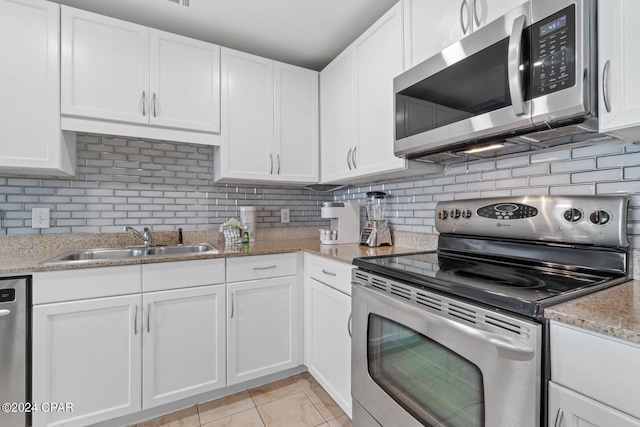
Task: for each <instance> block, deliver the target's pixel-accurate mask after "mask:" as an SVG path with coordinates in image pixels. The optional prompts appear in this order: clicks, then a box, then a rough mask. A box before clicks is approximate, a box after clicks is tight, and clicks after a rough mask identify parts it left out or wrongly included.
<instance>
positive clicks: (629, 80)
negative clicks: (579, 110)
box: [598, 0, 640, 136]
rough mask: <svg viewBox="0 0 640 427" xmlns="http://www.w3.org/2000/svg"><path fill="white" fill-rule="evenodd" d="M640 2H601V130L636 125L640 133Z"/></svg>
mask: <svg viewBox="0 0 640 427" xmlns="http://www.w3.org/2000/svg"><path fill="white" fill-rule="evenodd" d="M638 19H640V2H638V1H634V0H600V1H599V2H598V27H599V31H598V62H599V70H600V76H602V77H601V79H600V94H599V97H598V99H599V101H598V102H599V108H598V111H599V125H600V131H601V132H607V131H615V130H621V129H625V128H635V129H636V136H640V130H638V127H639V126H640V79H638V70H639V69H640V50H639V49H638V46H637V44H636V43H637V40H639V38H640V26H638Z"/></svg>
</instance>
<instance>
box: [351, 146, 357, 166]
mask: <svg viewBox="0 0 640 427" xmlns="http://www.w3.org/2000/svg"><path fill="white" fill-rule="evenodd" d="M357 149H358V147H353V151H352V152H351V164H352V165H353V168H354V169H358V166H356V150H357Z"/></svg>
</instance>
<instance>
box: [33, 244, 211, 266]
mask: <svg viewBox="0 0 640 427" xmlns="http://www.w3.org/2000/svg"><path fill="white" fill-rule="evenodd" d="M217 252H218V249H217V248H216V247H215V246H212V245H209V244H206V243H202V244H198V245H178V246H148V247H144V246H138V247H132V248H124V249H86V250H79V251H72V252H67V253H64V254H62V255H58V256H57V257H54V258H51V259H48V260H46V261H43V262H42V264H54V263H70V262H73V263H77V262H90V261H109V260H126V259H135V258H141V257H151V256H176V255H185V254H196V253H217Z"/></svg>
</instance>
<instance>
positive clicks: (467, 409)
mask: <svg viewBox="0 0 640 427" xmlns="http://www.w3.org/2000/svg"><path fill="white" fill-rule="evenodd" d="M367 341H368V344H367V359H368V364H369V375H370V376H371V378H373V380H374V381H375V382H376V383H378V385H379V386H380V387H382V389H383V390H384V391H385V392H387V394H388V395H389V396H391V397H392V398H393V399H394V400H395V401H396V402H397V403H398V404H399V405H400V406H402V407H403V408H404V409H405V410H406V411H407V412H409V413H410V414H411V415H413V416H414V417H415V418H416V419H417V420H418V421H420V422H421V423H422V424H424V425H425V426H438V427H440V426H443V427H481V426H484V425H485V423H484V388H483V383H482V373H481V372H480V369H478V367H477V366H476V365H474V364H473V363H471V362H470V361H468V360H466V359H465V358H463V357H461V356H460V355H458V354H456V353H454V352H453V351H451V350H449V349H448V348H446V347H444V346H442V345H441V344H438V343H437V342H435V341H433V340H431V339H429V338H427V337H425V336H424V335H421V334H419V333H418V332H416V331H414V330H412V329H409V328H407V327H405V326H403V325H400V324H399V323H396V322H394V321H392V320H389V319H386V318H384V317H381V316H378V315H376V314H370V315H369V328H368V338H367Z"/></svg>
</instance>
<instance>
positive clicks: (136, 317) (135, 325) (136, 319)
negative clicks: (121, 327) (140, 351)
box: [133, 305, 138, 335]
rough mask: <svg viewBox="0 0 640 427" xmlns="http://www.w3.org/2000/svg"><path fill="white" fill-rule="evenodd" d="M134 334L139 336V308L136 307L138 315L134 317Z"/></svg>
mask: <svg viewBox="0 0 640 427" xmlns="http://www.w3.org/2000/svg"><path fill="white" fill-rule="evenodd" d="M133 333H134V335H138V306H137V305H136V314H135V315H134V317H133Z"/></svg>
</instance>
